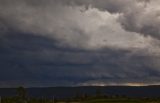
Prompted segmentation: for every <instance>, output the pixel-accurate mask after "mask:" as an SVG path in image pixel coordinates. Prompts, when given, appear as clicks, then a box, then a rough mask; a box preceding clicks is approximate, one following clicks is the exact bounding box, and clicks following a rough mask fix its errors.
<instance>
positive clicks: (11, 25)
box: [0, 0, 160, 87]
mask: <svg viewBox="0 0 160 103" xmlns="http://www.w3.org/2000/svg"><path fill="white" fill-rule="evenodd" d="M159 84H160V1H159V0H0V87H16V86H26V87H37V86H38V87H50V86H107V85H129V86H141V85H159Z"/></svg>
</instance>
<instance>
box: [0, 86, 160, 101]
mask: <svg viewBox="0 0 160 103" xmlns="http://www.w3.org/2000/svg"><path fill="white" fill-rule="evenodd" d="M0 103H160V98H129V97H127V96H119V95H115V96H107V95H104V94H102V93H101V92H100V91H98V90H97V93H96V95H92V96H91V95H87V94H85V93H84V94H81V95H80V94H79V95H76V96H75V97H72V98H67V99H56V98H50V99H49V98H44V97H43V98H31V97H29V96H28V95H27V92H26V90H25V88H23V87H19V88H17V96H14V97H5V98H4V97H3V98H1V101H0Z"/></svg>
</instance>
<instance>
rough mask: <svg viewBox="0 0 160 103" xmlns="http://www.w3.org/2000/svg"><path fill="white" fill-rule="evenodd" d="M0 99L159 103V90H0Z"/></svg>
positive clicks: (85, 87)
mask: <svg viewBox="0 0 160 103" xmlns="http://www.w3.org/2000/svg"><path fill="white" fill-rule="evenodd" d="M23 93H24V94H23ZM0 95H1V100H2V103H14V102H18V101H19V100H22V101H26V102H28V103H37V102H42V103H54V102H56V103H59V102H64V103H70V102H71V103H72V102H73V103H75V102H78V103H112V102H114V103H121V102H122V103H123V102H126V103H136V102H138V103H139V102H140V103H151V102H152V101H156V102H154V103H160V86H139V87H138V86H137V87H135V86H104V87H103V86H81V87H39V88H36V87H34V88H23V87H19V88H0ZM7 100H8V101H9V102H6V101H7Z"/></svg>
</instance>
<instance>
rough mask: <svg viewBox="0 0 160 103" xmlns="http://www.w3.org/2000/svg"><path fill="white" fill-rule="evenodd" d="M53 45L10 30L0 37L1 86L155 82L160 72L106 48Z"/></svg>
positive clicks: (129, 55)
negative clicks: (84, 48)
mask: <svg viewBox="0 0 160 103" xmlns="http://www.w3.org/2000/svg"><path fill="white" fill-rule="evenodd" d="M28 41H29V42H28ZM55 43H56V42H55V41H53V40H52V39H48V38H45V37H43V36H34V35H32V34H23V33H19V32H13V31H12V32H10V33H8V34H6V35H4V36H3V37H1V41H0V57H1V58H0V61H1V62H0V66H1V72H0V81H1V82H0V83H1V85H2V86H9V85H12V86H18V85H24V86H57V85H61V86H62V85H63V86H67V85H92V84H96V83H106V84H113V83H115V84H116V83H117V84H123V83H124V84H125V83H128V82H140V83H141V82H143V83H154V82H159V80H158V78H159V77H160V73H159V71H158V69H157V68H154V67H153V66H152V61H150V59H151V58H150V57H149V56H141V55H140V54H134V55H133V54H132V53H130V51H126V50H114V49H109V48H104V49H103V50H98V51H86V50H76V49H70V48H62V47H58V46H57V45H55ZM152 78H154V80H155V81H154V80H151V79H152Z"/></svg>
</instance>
